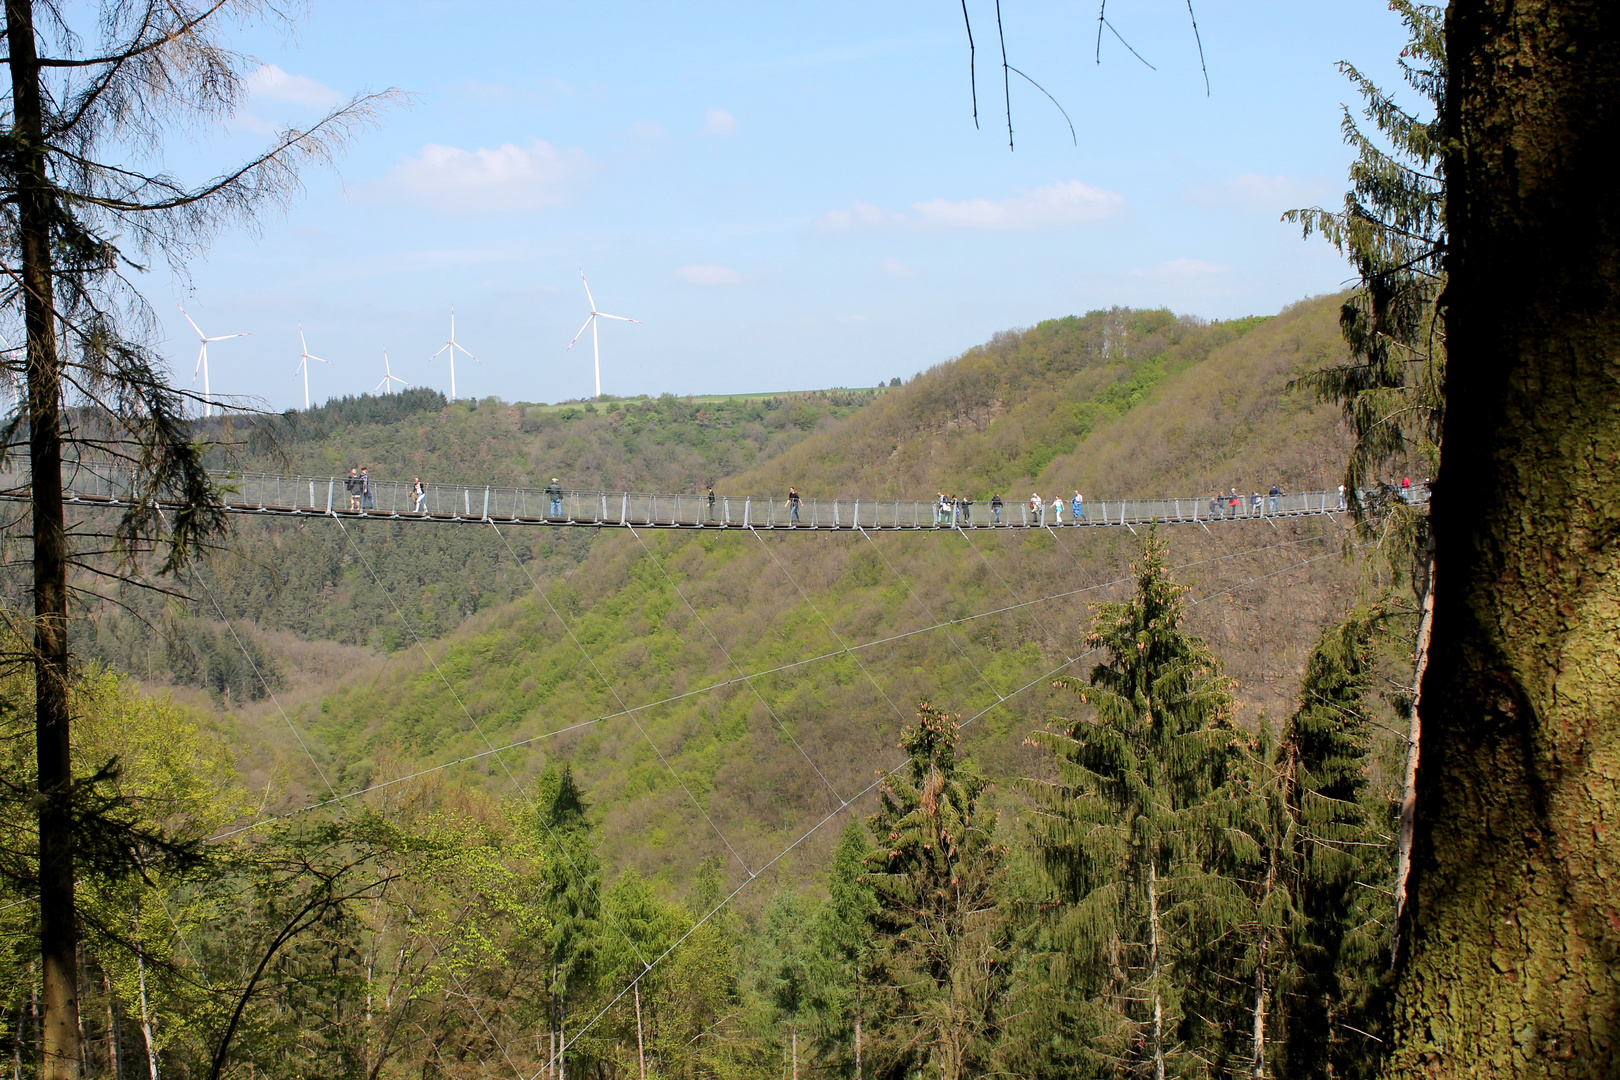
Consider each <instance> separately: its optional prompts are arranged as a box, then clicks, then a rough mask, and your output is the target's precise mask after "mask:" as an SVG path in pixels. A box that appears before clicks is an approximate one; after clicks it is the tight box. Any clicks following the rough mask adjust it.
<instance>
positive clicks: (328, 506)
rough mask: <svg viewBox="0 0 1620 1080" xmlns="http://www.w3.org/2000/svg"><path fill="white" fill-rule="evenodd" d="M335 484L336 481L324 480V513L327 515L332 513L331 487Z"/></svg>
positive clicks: (329, 478)
mask: <svg viewBox="0 0 1620 1080" xmlns="http://www.w3.org/2000/svg"><path fill="white" fill-rule="evenodd" d="M336 483H337V481H336V480H334V479H332V478H331V477H328V478H327V480H326V512H327V513H328V514H330V513H331V512H332V487H333V485H335V484H336Z"/></svg>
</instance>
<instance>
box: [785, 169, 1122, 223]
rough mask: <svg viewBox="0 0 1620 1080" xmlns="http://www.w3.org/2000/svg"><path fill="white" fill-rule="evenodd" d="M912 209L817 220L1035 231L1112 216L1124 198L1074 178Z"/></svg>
mask: <svg viewBox="0 0 1620 1080" xmlns="http://www.w3.org/2000/svg"><path fill="white" fill-rule="evenodd" d="M911 209H912V213H910V214H903V213H898V212H896V211H894V210H885V209H883V208H882V207H879V206H873V205H871V204H870V203H860V202H857V203H851V204H850V205H849V207H848V208H847V209H844V210H829V211H827V212H826V213H825V214H822V215H821V217H820V218H819V219H817V220H818V221H819V223H820V224H821V225H822V226H823V227H824V228H829V229H851V228H854V227H856V226H867V227H875V226H881V225H909V226H912V227H917V228H934V229H990V230H996V231H1008V230H1014V229H1039V228H1050V227H1053V226H1062V225H1083V224H1087V223H1089V222H1093V221H1102V220H1104V219H1105V218H1110V217H1115V216H1117V215H1118V214H1121V213H1123V212H1124V210H1125V198H1124V196H1122V195H1119V194H1116V193H1115V192H1112V191H1105V190H1104V189H1102V188H1095V187H1092V186H1091V185H1090V184H1082V183H1081V182H1080V181H1078V180H1060V181H1057V182H1056V183H1051V184H1047V185H1045V186H1043V187H1038V188H1036V189H1035V190H1033V191H1026V192H1023V193H1022V194H1019V195H1015V196H1013V197H1012V198H1008V199H963V200H961V201H959V202H953V201H952V200H949V199H931V200H929V201H928V202H918V203H912V204H911Z"/></svg>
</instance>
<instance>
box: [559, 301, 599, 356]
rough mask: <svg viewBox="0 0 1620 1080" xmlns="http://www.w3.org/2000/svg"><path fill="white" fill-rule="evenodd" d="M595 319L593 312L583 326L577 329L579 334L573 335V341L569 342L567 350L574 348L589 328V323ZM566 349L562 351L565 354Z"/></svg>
mask: <svg viewBox="0 0 1620 1080" xmlns="http://www.w3.org/2000/svg"><path fill="white" fill-rule="evenodd" d="M595 318H596V312H594V311H593V312H591V314H590V318H588V319H586V320H585V325H584V326H581V327H580V328H579V333H577V334H575V335H574V340H573V341H570V342H569V343H568V349H572V348H573V347H574V345H575V344H576V343H577V342H578V341H579V339H580V338H582V337H584V336H585V331H587V330H589V329H590V328H591V322H592V320H594V319H595ZM568 349H564V350H563V352H567V351H568Z"/></svg>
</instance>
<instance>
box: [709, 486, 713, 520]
mask: <svg viewBox="0 0 1620 1080" xmlns="http://www.w3.org/2000/svg"><path fill="white" fill-rule="evenodd" d="M709 520H710V521H713V520H714V485H713V484H710V485H709Z"/></svg>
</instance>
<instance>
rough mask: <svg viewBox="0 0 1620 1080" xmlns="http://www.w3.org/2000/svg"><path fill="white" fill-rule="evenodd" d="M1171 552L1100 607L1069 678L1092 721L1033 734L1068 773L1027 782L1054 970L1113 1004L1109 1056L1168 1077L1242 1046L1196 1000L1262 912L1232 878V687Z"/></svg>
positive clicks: (1151, 559)
mask: <svg viewBox="0 0 1620 1080" xmlns="http://www.w3.org/2000/svg"><path fill="white" fill-rule="evenodd" d="M1163 555H1164V545H1163V544H1162V542H1161V541H1160V540H1159V539H1158V538H1157V536H1156V535H1154V534H1150V535H1149V537H1148V539H1147V541H1146V543H1145V545H1144V549H1143V553H1142V557H1141V559H1140V560H1139V561H1138V562H1137V563H1135V564H1134V565H1133V569H1134V571H1135V574H1136V594H1135V596H1133V597H1132V598H1131V599H1130V600H1128V601H1126V602H1124V603H1118V604H1101V605H1098V607H1097V609H1096V615H1095V618H1094V620H1093V623H1092V629H1091V633H1090V635H1089V638H1088V641H1089V643H1090V644H1092V645H1094V646H1097V647H1100V648H1102V649H1103V650H1104V651H1105V653H1106V659H1104V660H1103V662H1102V663H1100V664H1098V665H1097V666H1096V667H1095V668H1093V669H1092V672H1091V676H1090V679H1089V681H1088V682H1085V683H1082V682H1080V681H1078V680H1076V679H1062V680H1058V683H1057V685H1059V686H1062V687H1066V688H1068V689H1070V690H1072V691H1073V692H1074V693H1075V695H1076V697H1077V698H1078V700H1079V702H1080V704H1081V705H1083V706H1087V707H1088V712H1089V715H1086V716H1082V717H1081V718H1078V719H1066V720H1063V721H1062V722H1061V726H1060V727H1059V728H1058V729H1056V730H1054V729H1051V728H1048V730H1046V731H1042V732H1039V733H1036V734H1035V735H1034V736H1032V741H1034V742H1035V743H1036V744H1037V745H1040V746H1043V747H1045V748H1046V749H1048V750H1050V751H1051V752H1052V756H1053V757H1052V764H1053V767H1054V772H1055V776H1054V777H1052V778H1043V779H1032V780H1029V781H1027V782H1026V784H1025V788H1026V790H1027V791H1028V792H1029V794H1030V796H1031V798H1032V800H1033V802H1034V804H1035V805H1034V809H1033V811H1032V813H1031V814H1030V818H1029V822H1030V827H1031V833H1032V839H1033V844H1034V848H1035V851H1036V855H1037V861H1038V863H1039V864H1040V866H1041V867H1042V869H1043V870H1044V872H1045V874H1046V877H1047V880H1048V883H1049V885H1050V886H1051V888H1052V891H1053V893H1054V894H1055V897H1054V898H1055V899H1056V900H1057V901H1059V902H1060V906H1059V909H1058V911H1057V912H1056V914H1055V919H1054V925H1053V927H1052V931H1051V942H1052V945H1053V946H1054V951H1055V955H1054V956H1053V958H1052V959H1053V961H1054V975H1055V976H1056V977H1057V978H1058V979H1060V980H1064V981H1068V982H1069V983H1070V984H1071V985H1072V986H1073V988H1074V990H1075V992H1076V993H1078V994H1080V995H1081V996H1083V997H1086V998H1089V999H1090V1001H1091V1002H1092V1005H1093V1008H1094V1009H1095V1010H1096V1011H1097V1012H1098V1013H1099V1014H1100V1015H1099V1016H1097V1017H1096V1019H1097V1020H1098V1021H1099V1022H1100V1023H1102V1024H1103V1025H1104V1027H1105V1033H1104V1035H1103V1036H1102V1037H1101V1038H1100V1040H1099V1042H1098V1044H1097V1045H1096V1046H1094V1047H1093V1049H1092V1053H1093V1054H1094V1055H1095V1056H1097V1057H1098V1058H1100V1059H1103V1062H1100V1063H1104V1062H1108V1063H1112V1064H1113V1065H1114V1066H1116V1067H1121V1068H1128V1069H1130V1070H1131V1071H1137V1070H1142V1071H1146V1072H1147V1073H1148V1074H1150V1075H1152V1076H1154V1077H1155V1080H1163V1078H1164V1077H1165V1076H1166V1075H1170V1074H1175V1075H1182V1074H1186V1073H1197V1072H1200V1071H1202V1070H1203V1069H1204V1067H1205V1065H1206V1056H1207V1055H1205V1054H1204V1053H1203V1051H1204V1049H1205V1048H1206V1047H1212V1046H1213V1047H1219V1046H1220V1045H1222V1044H1224V1043H1228V1042H1229V1041H1230V1040H1229V1034H1230V1031H1229V1027H1230V1022H1231V1020H1232V1016H1231V1015H1230V1013H1231V1010H1230V1009H1225V1010H1222V1011H1221V1012H1220V1013H1218V1014H1216V1015H1210V1014H1209V1013H1208V1012H1207V1011H1204V1010H1200V1009H1194V1008H1191V1007H1189V1006H1190V1005H1191V1004H1193V1003H1194V1002H1204V1001H1209V1000H1213V1001H1217V1002H1219V1001H1222V1000H1224V999H1225V998H1224V997H1223V991H1222V988H1221V987H1219V986H1212V985H1209V983H1208V982H1206V981H1201V980H1205V979H1210V980H1217V981H1218V980H1219V977H1220V976H1221V975H1222V974H1224V972H1221V971H1220V970H1218V969H1216V970H1212V969H1211V967H1210V965H1209V963H1208V960H1209V958H1208V957H1207V956H1204V955H1202V954H1203V953H1204V952H1206V951H1207V949H1206V946H1207V944H1208V943H1210V942H1224V943H1228V945H1227V947H1228V948H1230V944H1229V943H1230V942H1231V941H1232V938H1231V937H1230V936H1229V935H1230V932H1231V931H1232V930H1234V929H1235V928H1237V927H1238V926H1240V925H1241V924H1243V923H1244V922H1245V921H1247V920H1249V919H1250V918H1251V917H1252V909H1251V907H1250V905H1249V903H1248V899H1247V897H1246V896H1245V895H1244V892H1243V890H1242V888H1241V887H1240V886H1239V884H1238V883H1237V882H1235V881H1234V880H1233V879H1232V878H1231V877H1230V876H1228V873H1229V871H1230V870H1231V869H1232V867H1233V865H1234V862H1235V860H1236V859H1237V858H1238V857H1240V856H1241V855H1243V854H1244V851H1242V850H1236V849H1234V841H1237V842H1239V843H1240V845H1241V841H1242V839H1243V834H1242V833H1241V832H1240V831H1237V830H1236V829H1235V828H1234V826H1237V825H1240V824H1242V811H1243V806H1244V800H1243V798H1242V792H1241V790H1238V789H1236V788H1235V786H1234V785H1233V784H1232V783H1231V780H1232V777H1231V776H1230V773H1231V772H1232V769H1233V766H1234V764H1236V763H1237V762H1239V761H1240V760H1241V758H1242V742H1243V741H1242V740H1241V739H1240V738H1239V733H1238V731H1237V729H1236V728H1235V727H1234V726H1233V723H1232V713H1233V708H1234V702H1233V698H1232V694H1231V684H1230V681H1229V680H1228V679H1226V678H1225V677H1224V676H1222V674H1221V672H1220V667H1219V664H1218V663H1217V662H1216V660H1215V658H1214V656H1213V655H1211V653H1210V652H1209V650H1208V649H1207V648H1206V647H1205V645H1204V643H1203V642H1202V641H1201V640H1200V639H1198V638H1196V637H1194V636H1192V635H1191V634H1189V633H1187V631H1186V630H1184V629H1183V628H1182V626H1181V619H1182V613H1183V604H1182V595H1183V593H1184V592H1185V589H1184V588H1183V587H1182V586H1180V585H1177V584H1176V583H1175V582H1173V581H1171V580H1170V577H1169V575H1168V573H1167V572H1166V571H1165V567H1164V557H1163ZM1221 966H1226V965H1224V964H1223V965H1221ZM1229 996H1230V995H1229V994H1228V995H1225V997H1229ZM1211 1025H1213V1026H1214V1028H1215V1029H1216V1030H1213V1031H1212V1030H1210V1027H1211Z"/></svg>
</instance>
